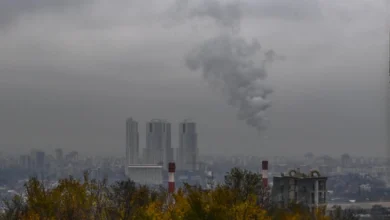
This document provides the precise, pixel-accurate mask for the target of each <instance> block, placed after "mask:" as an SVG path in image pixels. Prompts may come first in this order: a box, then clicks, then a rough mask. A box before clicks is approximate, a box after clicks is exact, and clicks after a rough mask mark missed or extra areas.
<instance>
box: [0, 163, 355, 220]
mask: <svg viewBox="0 0 390 220" xmlns="http://www.w3.org/2000/svg"><path fill="white" fill-rule="evenodd" d="M5 204H6V210H5V212H4V213H3V214H0V220H3V219H6V220H13V219H15V220H16V219H18V220H19V219H21V220H24V219H25V220H27V219H28V220H74V219H85V220H88V219H91V220H117V219H118V220H273V219H275V220H283V219H286V220H287V219H296V220H306V219H307V220H311V219H316V220H325V219H329V220H333V219H334V220H354V219H358V218H357V217H354V215H353V213H350V212H347V210H341V209H340V208H339V209H336V210H337V211H335V212H331V213H326V212H325V208H324V207H322V208H318V209H316V210H315V211H313V210H310V209H309V208H307V207H306V206H304V205H299V204H291V205H290V207H288V208H283V209H281V208H277V207H276V206H275V205H274V204H272V202H271V200H270V195H269V191H268V189H265V188H264V187H263V185H262V179H261V175H260V174H257V173H254V172H251V171H247V170H243V169H239V168H233V169H232V170H231V171H230V172H228V173H227V174H226V176H225V181H224V183H222V184H218V185H215V186H213V187H212V189H210V190H204V189H202V188H201V187H199V186H190V185H188V184H184V186H183V187H181V188H179V189H177V190H176V192H175V193H173V194H172V195H170V194H168V192H167V190H166V189H164V188H162V187H161V188H150V187H148V186H145V185H137V184H135V183H134V182H133V181H131V180H126V181H118V182H116V183H114V184H108V183H107V181H106V180H101V181H100V180H95V179H89V176H88V174H87V173H85V174H84V177H83V179H75V178H73V177H68V178H65V179H61V180H59V183H58V185H57V186H55V187H51V188H49V187H46V186H45V185H44V183H42V182H41V181H39V180H38V179H37V178H30V179H29V181H28V182H27V183H26V184H25V195H23V196H15V197H14V198H13V199H11V200H8V201H5Z"/></svg>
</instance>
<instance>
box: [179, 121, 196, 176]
mask: <svg viewBox="0 0 390 220" xmlns="http://www.w3.org/2000/svg"><path fill="white" fill-rule="evenodd" d="M176 161H177V164H178V166H177V169H178V170H197V162H198V134H197V133H196V124H195V122H190V121H184V122H182V123H180V125H179V148H178V150H177V160H176Z"/></svg>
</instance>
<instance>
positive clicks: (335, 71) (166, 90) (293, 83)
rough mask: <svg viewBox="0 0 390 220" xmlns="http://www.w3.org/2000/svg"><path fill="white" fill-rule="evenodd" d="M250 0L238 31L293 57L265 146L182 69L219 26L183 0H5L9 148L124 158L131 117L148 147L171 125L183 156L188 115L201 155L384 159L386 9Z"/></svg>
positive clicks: (314, 0)
mask: <svg viewBox="0 0 390 220" xmlns="http://www.w3.org/2000/svg"><path fill="white" fill-rule="evenodd" d="M221 2H226V1H222V0H221ZM240 2H241V3H242V19H241V22H242V23H241V35H242V36H243V37H245V38H248V39H251V38H253V37H255V38H258V39H259V42H260V44H261V45H262V47H263V48H266V49H274V50H275V51H277V52H278V53H280V54H282V55H284V56H285V57H286V60H285V61H283V62H276V63H274V64H273V65H272V67H271V68H270V69H269V70H268V73H269V78H268V81H269V83H270V84H271V85H272V87H273V89H274V93H273V94H272V95H271V100H272V107H271V108H270V109H269V110H268V113H267V114H268V116H269V118H270V119H271V124H270V126H269V127H268V129H267V130H266V131H265V132H264V133H263V134H262V137H260V136H259V134H258V132H257V131H256V130H255V129H254V128H252V127H249V126H247V125H246V124H245V123H244V122H243V121H240V120H238V119H237V117H236V109H234V108H233V107H231V106H229V105H228V104H227V102H226V100H225V98H224V97H222V96H221V94H219V93H218V92H215V91H213V89H211V88H210V87H209V86H208V84H207V83H206V82H205V81H204V80H203V79H202V74H201V73H200V72H192V71H190V70H188V69H187V67H186V66H185V63H184V57H185V55H186V54H187V53H188V51H189V50H190V49H191V48H192V47H194V45H195V44H197V43H200V42H202V41H203V40H205V39H208V38H210V37H212V36H214V35H215V32H216V29H217V27H216V25H215V24H214V23H213V22H212V21H207V20H205V21H201V22H200V21H197V20H195V21H193V20H191V21H181V22H177V21H178V20H177V19H178V17H177V16H172V14H170V13H167V12H172V5H174V1H173V0H164V1H161V0H130V1H129V0H110V1H106V0H70V1H69V0H36V1H29V0H19V1H12V0H0V103H1V107H0V146H1V148H0V149H1V150H2V151H5V152H10V151H14V152H22V151H28V150H29V149H30V148H32V147H35V148H42V149H47V150H51V149H54V148H57V147H62V148H64V149H66V150H79V151H80V152H83V153H84V152H92V154H103V153H104V154H111V155H123V153H124V152H125V148H124V145H125V130H124V128H125V125H124V123H125V119H126V118H127V117H130V116H131V117H133V118H135V119H136V120H138V121H139V123H140V131H141V137H140V139H141V147H143V145H144V139H145V135H144V130H145V122H146V121H147V120H149V119H152V118H165V119H167V120H169V121H170V122H172V123H173V137H172V138H173V140H172V143H173V147H177V143H178V140H177V135H176V133H177V132H176V131H177V123H179V122H180V120H182V119H185V118H192V119H193V120H195V121H196V122H197V123H198V133H199V147H200V151H201V153H202V154H206V153H207V152H209V153H219V154H237V153H241V154H248V155H249V154H252V155H253V154H257V155H261V156H262V155H287V154H294V155H300V154H303V153H305V152H307V151H311V152H313V153H315V154H329V155H338V154H341V153H343V152H348V153H351V154H353V155H362V154H367V155H374V156H381V155H383V154H384V153H386V150H385V146H386V137H387V136H386V126H385V125H386V124H385V118H386V117H385V116H386V115H385V114H386V111H385V105H386V102H385V101H386V99H385V97H386V91H387V90H386V82H387V81H388V79H387V78H386V74H387V70H388V65H387V62H388V58H387V54H388V43H389V42H388V29H387V28H386V4H385V1H384V0H343V1H340V0H260V1H259V0H242V1H240ZM175 19H176V20H175Z"/></svg>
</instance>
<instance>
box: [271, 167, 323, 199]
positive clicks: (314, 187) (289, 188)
mask: <svg viewBox="0 0 390 220" xmlns="http://www.w3.org/2000/svg"><path fill="white" fill-rule="evenodd" d="M326 181H327V177H325V176H321V175H320V173H319V172H318V171H311V172H310V173H309V174H305V173H301V172H300V171H299V170H291V171H290V172H289V173H288V175H283V174H282V176H280V177H274V178H273V187H272V192H271V196H272V201H273V202H274V203H275V204H277V205H278V206H279V207H287V206H288V204H290V203H292V202H294V203H300V204H305V205H308V206H309V207H319V206H323V205H326V193H327V190H326Z"/></svg>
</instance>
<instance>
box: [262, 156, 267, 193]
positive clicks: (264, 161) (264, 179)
mask: <svg viewBox="0 0 390 220" xmlns="http://www.w3.org/2000/svg"><path fill="white" fill-rule="evenodd" d="M261 176H262V178H263V186H264V188H267V187H268V160H263V161H262V162H261Z"/></svg>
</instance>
